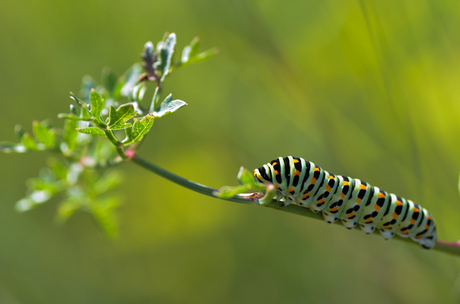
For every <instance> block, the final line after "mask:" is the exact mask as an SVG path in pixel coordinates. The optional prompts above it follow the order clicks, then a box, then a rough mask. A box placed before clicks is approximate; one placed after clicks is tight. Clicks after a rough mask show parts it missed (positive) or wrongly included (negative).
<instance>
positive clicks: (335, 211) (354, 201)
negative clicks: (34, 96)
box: [254, 156, 437, 249]
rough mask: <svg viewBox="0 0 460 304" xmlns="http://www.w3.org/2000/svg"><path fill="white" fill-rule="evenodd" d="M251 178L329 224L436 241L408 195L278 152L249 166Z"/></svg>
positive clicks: (428, 219) (425, 216)
mask: <svg viewBox="0 0 460 304" xmlns="http://www.w3.org/2000/svg"><path fill="white" fill-rule="evenodd" d="M254 177H255V180H256V181H258V182H260V183H265V184H273V185H274V186H275V188H276V194H275V199H277V200H279V201H282V202H283V203H284V206H286V205H289V204H291V203H294V204H296V205H298V206H301V207H305V208H309V209H310V210H311V211H313V212H315V213H316V212H322V214H323V216H324V220H325V221H326V222H327V223H329V224H331V223H334V222H336V221H337V220H339V219H340V220H341V221H342V224H343V226H345V227H346V228H348V229H352V228H354V227H355V226H356V225H358V224H359V226H360V227H361V229H362V230H363V231H364V232H365V233H367V234H370V233H373V232H374V230H375V229H376V228H377V229H378V230H379V231H380V234H381V235H382V236H383V238H384V239H391V238H392V237H394V236H395V234H398V235H399V236H401V237H404V238H408V237H410V238H411V239H412V240H414V241H415V242H417V243H419V244H420V245H421V246H422V247H423V248H425V249H430V248H433V247H434V246H435V244H436V238H437V235H436V224H435V222H434V220H433V218H432V217H431V215H430V214H429V213H428V211H427V210H426V209H424V208H422V207H420V206H419V205H417V204H415V203H414V202H412V201H411V200H406V199H404V198H402V197H399V196H396V195H394V194H392V193H387V192H385V191H383V190H381V189H379V188H377V187H374V186H371V185H369V184H368V183H366V182H364V181H362V180H359V179H356V178H350V177H347V176H341V175H334V174H331V173H329V172H327V171H326V170H324V169H321V168H320V167H318V166H317V165H315V164H314V163H312V162H309V161H306V160H304V159H302V158H298V157H292V156H288V157H284V158H282V157H278V158H277V159H275V160H273V161H271V162H269V163H267V164H265V165H263V166H262V167H260V168H258V169H255V170H254Z"/></svg>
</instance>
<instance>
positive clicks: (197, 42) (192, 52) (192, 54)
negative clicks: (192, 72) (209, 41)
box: [189, 37, 200, 58]
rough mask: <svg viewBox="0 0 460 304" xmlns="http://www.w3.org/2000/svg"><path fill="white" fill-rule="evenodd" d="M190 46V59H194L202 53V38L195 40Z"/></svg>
mask: <svg viewBox="0 0 460 304" xmlns="http://www.w3.org/2000/svg"><path fill="white" fill-rule="evenodd" d="M189 46H190V57H191V58H193V57H195V56H196V55H198V52H199V51H200V37H195V38H193V39H192V42H190V44H189Z"/></svg>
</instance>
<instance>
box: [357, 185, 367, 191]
mask: <svg viewBox="0 0 460 304" xmlns="http://www.w3.org/2000/svg"><path fill="white" fill-rule="evenodd" d="M359 188H360V189H362V190H366V189H367V187H366V186H364V185H362V184H361V185H359Z"/></svg>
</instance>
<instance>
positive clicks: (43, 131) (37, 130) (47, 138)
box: [33, 121, 56, 148]
mask: <svg viewBox="0 0 460 304" xmlns="http://www.w3.org/2000/svg"><path fill="white" fill-rule="evenodd" d="M33 132H34V135H35V138H36V139H37V140H38V141H39V142H41V143H43V144H44V145H45V146H46V147H47V148H53V147H54V146H55V145H56V132H55V131H54V130H53V129H50V128H48V127H47V126H46V125H45V123H44V122H41V123H39V122H38V121H34V122H33Z"/></svg>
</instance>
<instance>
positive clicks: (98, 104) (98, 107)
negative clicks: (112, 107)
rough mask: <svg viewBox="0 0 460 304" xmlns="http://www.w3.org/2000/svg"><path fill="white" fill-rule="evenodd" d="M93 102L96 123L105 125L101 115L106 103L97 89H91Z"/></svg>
mask: <svg viewBox="0 0 460 304" xmlns="http://www.w3.org/2000/svg"><path fill="white" fill-rule="evenodd" d="M90 101H91V115H92V116H93V117H94V121H95V122H96V123H100V124H104V123H103V122H102V120H101V113H102V110H103V109H104V106H105V101H104V100H103V99H102V98H101V95H99V93H98V92H96V90H95V89H91V93H90Z"/></svg>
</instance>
